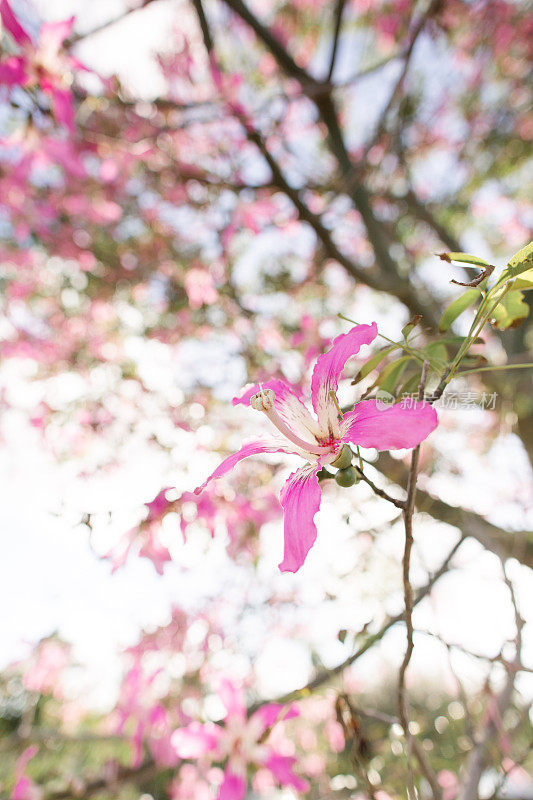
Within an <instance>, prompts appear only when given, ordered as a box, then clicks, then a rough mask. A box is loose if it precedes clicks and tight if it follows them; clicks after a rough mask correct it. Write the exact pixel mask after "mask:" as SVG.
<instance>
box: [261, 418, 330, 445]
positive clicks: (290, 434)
mask: <svg viewBox="0 0 533 800" xmlns="http://www.w3.org/2000/svg"><path fill="white" fill-rule="evenodd" d="M263 413H264V414H265V415H266V416H267V417H268V418H269V420H270V421H271V422H272V424H273V425H275V426H276V428H277V429H278V431H279V432H280V433H282V434H283V435H284V436H285V437H286V438H287V439H289V441H291V442H293V443H294V444H296V445H298V447H301V448H302V450H305V451H306V452H307V453H314V454H315V455H317V456H323V455H324V453H327V452H328V450H330V448H329V447H324V446H323V447H321V446H320V445H318V444H311V443H310V442H305V441H304V440H303V439H300V437H299V436H297V435H296V434H295V433H294V431H292V430H291V429H290V428H289V426H288V425H286V424H285V423H284V422H283V420H282V419H281V417H280V416H279V414H278V412H277V411H276V410H275V409H274V408H270V409H269V410H268V411H263Z"/></svg>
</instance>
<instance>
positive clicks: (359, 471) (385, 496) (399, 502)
mask: <svg viewBox="0 0 533 800" xmlns="http://www.w3.org/2000/svg"><path fill="white" fill-rule="evenodd" d="M355 471H356V472H357V474H358V475H359V477H360V478H361V480H362V481H364V482H365V483H366V484H368V486H370V488H371V489H372V491H373V492H374V494H377V496H378V497H382V498H383V499H384V500H388V501H389V503H392V504H393V505H394V506H396V508H401V509H402V511H403V509H404V508H405V501H404V500H397V499H396V498H395V497H392V495H390V494H388V493H387V492H386V491H385V490H384V489H380V488H379V486H376V484H375V483H373V481H371V480H370V478H368V477H367V476H366V475H365V473H364V472H363V470H362V469H360V468H359V467H358V466H356V467H355Z"/></svg>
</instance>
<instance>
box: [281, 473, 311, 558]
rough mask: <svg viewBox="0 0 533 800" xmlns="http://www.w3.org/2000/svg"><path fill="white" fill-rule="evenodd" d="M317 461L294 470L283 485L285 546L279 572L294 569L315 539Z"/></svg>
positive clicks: (282, 503)
mask: <svg viewBox="0 0 533 800" xmlns="http://www.w3.org/2000/svg"><path fill="white" fill-rule="evenodd" d="M320 466H321V465H320V463H318V464H306V465H305V467H301V468H300V469H298V470H296V472H293V473H292V475H291V476H290V478H289V479H288V480H287V482H286V483H285V485H284V486H283V488H282V490H281V494H280V498H279V499H280V502H281V505H282V506H283V510H284V512H285V514H284V521H283V524H284V535H285V549H284V554H283V561H282V562H281V564H280V565H279V568H280V570H281V571H282V572H297V571H298V570H299V569H300V567H301V566H302V564H303V563H304V561H305V557H306V556H307V553H308V552H309V550H310V549H311V547H312V546H313V544H314V543H315V539H316V525H315V523H314V522H313V519H314V516H315V514H316V512H317V511H318V509H319V507H320V487H319V485H318V478H317V472H318V470H319V469H320Z"/></svg>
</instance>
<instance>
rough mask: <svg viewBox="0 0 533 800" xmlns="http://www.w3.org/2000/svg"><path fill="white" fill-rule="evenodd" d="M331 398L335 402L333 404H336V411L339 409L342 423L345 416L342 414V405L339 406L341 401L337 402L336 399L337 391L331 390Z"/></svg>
mask: <svg viewBox="0 0 533 800" xmlns="http://www.w3.org/2000/svg"><path fill="white" fill-rule="evenodd" d="M329 396H330V397H331V400H332V402H333V404H334V406H335V408H336V409H337V411H338V418H339V422H342V419H343V417H344V414H343V413H342V409H341V407H340V405H339V401H338V400H337V398H336V397H335V391H334V390H333V389H330V390H329Z"/></svg>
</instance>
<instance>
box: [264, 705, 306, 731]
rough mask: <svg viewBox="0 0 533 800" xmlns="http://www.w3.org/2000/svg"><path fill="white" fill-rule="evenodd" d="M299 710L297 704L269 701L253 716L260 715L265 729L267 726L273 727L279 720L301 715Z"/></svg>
mask: <svg viewBox="0 0 533 800" xmlns="http://www.w3.org/2000/svg"><path fill="white" fill-rule="evenodd" d="M299 713H300V712H299V711H298V709H297V708H296V706H295V705H291V706H289V708H287V706H284V705H282V704H281V703H267V704H266V705H264V706H261V708H259V709H258V710H257V711H256V712H255V714H254V715H253V717H259V719H260V720H261V724H262V727H263V730H266V729H267V728H271V727H272V726H273V725H275V723H276V722H277V721H278V719H279V720H280V721H283V720H286V719H294V717H297V716H299Z"/></svg>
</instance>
